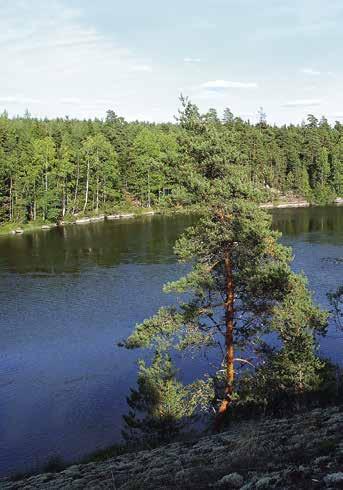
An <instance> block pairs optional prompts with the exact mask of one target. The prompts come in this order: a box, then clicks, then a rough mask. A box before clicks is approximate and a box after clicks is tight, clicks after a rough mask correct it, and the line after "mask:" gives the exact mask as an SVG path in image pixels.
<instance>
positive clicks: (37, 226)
mask: <svg viewBox="0 0 343 490" xmlns="http://www.w3.org/2000/svg"><path fill="white" fill-rule="evenodd" d="M327 205H336V206H341V205H343V197H337V198H336V199H335V200H334V201H333V202H332V203H328V204H327ZM314 206H318V204H313V203H310V202H309V201H306V200H304V199H297V198H295V199H292V200H289V201H285V202H268V203H264V204H261V205H260V207H261V208H263V209H286V208H309V207H314ZM191 211H192V210H191V209H188V208H180V209H177V208H174V209H163V210H161V209H154V208H145V209H139V210H137V209H134V210H130V211H127V212H116V213H113V214H98V215H94V216H77V215H76V216H74V217H73V218H72V219H67V220H61V221H59V222H57V223H47V222H40V223H34V222H33V223H27V224H20V223H7V224H5V225H3V226H0V236H1V235H22V234H23V233H24V232H28V231H37V230H50V229H52V228H55V227H57V226H66V225H84V224H91V223H98V222H101V221H115V220H128V219H132V218H139V217H142V216H143V217H146V216H153V215H156V214H177V213H180V212H184V213H187V212H191Z"/></svg>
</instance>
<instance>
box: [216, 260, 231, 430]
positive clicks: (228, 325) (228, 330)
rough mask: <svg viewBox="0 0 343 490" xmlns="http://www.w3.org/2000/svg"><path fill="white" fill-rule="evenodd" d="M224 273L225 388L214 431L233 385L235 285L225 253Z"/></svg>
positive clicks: (228, 404) (219, 427)
mask: <svg viewBox="0 0 343 490" xmlns="http://www.w3.org/2000/svg"><path fill="white" fill-rule="evenodd" d="M224 264H225V273H226V301H225V324H226V332H225V347H226V386H225V391H224V399H223V400H222V402H221V404H220V406H219V409H218V412H217V416H216V420H215V429H216V430H217V431H219V430H220V429H221V427H222V424H223V420H224V418H225V415H226V413H227V411H228V409H229V407H230V404H231V400H232V394H233V383H234V380H235V370H234V345H233V334H234V300H235V285H234V278H233V270H232V259H231V256H230V253H227V255H226V257H225V262H224Z"/></svg>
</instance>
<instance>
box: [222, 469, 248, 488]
mask: <svg viewBox="0 0 343 490" xmlns="http://www.w3.org/2000/svg"><path fill="white" fill-rule="evenodd" d="M243 483H244V478H243V477H242V475H240V474H239V473H230V474H229V475H225V476H223V478H222V479H221V480H219V482H218V483H217V484H216V486H218V487H220V488H241V487H242V486H243Z"/></svg>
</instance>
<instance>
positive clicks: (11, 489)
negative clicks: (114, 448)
mask: <svg viewBox="0 0 343 490" xmlns="http://www.w3.org/2000/svg"><path fill="white" fill-rule="evenodd" d="M331 434H332V435H331ZM342 451H343V410H342V408H335V407H332V408H327V409H317V410H314V411H312V412H307V413H303V414H299V415H294V416H292V417H288V418H286V417H284V418H283V419H275V418H274V419H271V418H264V419H261V420H254V421H244V422H242V423H240V422H237V423H236V424H235V425H233V426H232V427H230V429H229V430H228V431H227V432H224V433H222V434H220V435H212V436H206V437H199V438H198V439H195V440H193V441H192V440H187V441H185V442H176V443H173V444H169V445H166V446H162V447H158V448H155V449H152V450H145V451H138V452H132V453H127V454H122V455H121V456H118V457H116V458H112V459H109V460H107V461H102V462H92V463H87V464H76V465H73V466H70V467H69V468H67V469H66V470H64V471H61V472H60V473H48V474H42V475H36V476H31V477H30V478H26V479H23V480H22V481H15V482H14V481H9V480H8V479H5V480H1V479H0V488H1V490H2V489H4V490H22V489H24V488H25V487H26V488H34V489H44V490H45V489H53V490H60V489H63V490H64V489H69V488H70V489H73V488H75V489H76V488H80V489H81V488H82V489H85V490H91V489H98V488H99V489H102V488H104V489H111V488H112V489H113V488H117V489H119V488H123V490H124V489H126V490H137V489H140V488H144V490H155V489H156V488H161V489H172V488H175V489H177V488H185V489H194V490H195V489H196V490H204V489H208V488H223V489H225V488H227V489H231V488H232V489H240V490H269V489H270V490H271V489H282V490H294V489H295V488H299V489H300V488H312V489H318V490H319V489H321V488H327V489H328V490H329V489H330V490H334V489H337V488H341V489H343V473H342V463H343V456H342V454H343V453H342ZM223 475H225V476H223ZM221 476H222V478H220V477H221Z"/></svg>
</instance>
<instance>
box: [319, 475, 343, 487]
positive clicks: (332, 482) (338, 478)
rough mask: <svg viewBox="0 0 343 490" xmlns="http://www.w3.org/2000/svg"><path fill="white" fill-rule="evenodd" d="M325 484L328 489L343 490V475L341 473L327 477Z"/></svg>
mask: <svg viewBox="0 0 343 490" xmlns="http://www.w3.org/2000/svg"><path fill="white" fill-rule="evenodd" d="M324 483H325V485H326V486H327V487H333V488H343V473H342V472H339V473H331V474H330V475H326V477H325V478H324Z"/></svg>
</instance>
